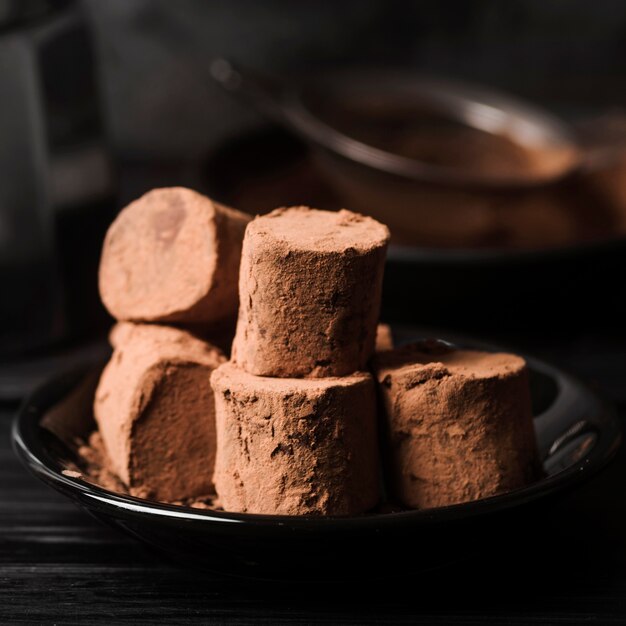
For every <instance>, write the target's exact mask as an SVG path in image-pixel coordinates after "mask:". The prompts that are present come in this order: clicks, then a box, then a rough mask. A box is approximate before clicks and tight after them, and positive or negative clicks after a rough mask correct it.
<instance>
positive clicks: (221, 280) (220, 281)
mask: <svg viewBox="0 0 626 626" xmlns="http://www.w3.org/2000/svg"><path fill="white" fill-rule="evenodd" d="M250 219H251V218H250V216H249V215H247V214H245V213H241V212H239V211H235V210H234V209H229V208H227V207H224V206H221V205H219V204H217V203H215V202H212V201H211V200H209V198H206V197H205V196H203V195H201V194H199V193H196V192H195V191H192V190H191V189H185V188H183V187H172V188H166V189H154V190H152V191H149V192H148V193H146V194H145V195H143V196H142V197H141V198H139V199H138V200H136V201H135V202H132V203H131V204H129V205H128V206H127V207H126V208H125V209H124V210H123V211H121V213H120V214H119V215H118V217H117V218H116V219H115V221H114V222H113V224H111V226H110V228H109V230H108V232H107V234H106V237H105V240H104V247H103V249H102V258H101V260H100V275H99V284H100V296H101V297H102V302H103V303H104V305H105V306H106V308H107V309H108V310H109V312H110V313H111V315H113V317H115V318H116V319H118V320H131V321H143V322H181V323H211V322H214V321H216V320H219V319H223V318H225V317H228V316H229V315H233V314H234V313H235V311H236V310H237V282H238V275H239V261H240V254H241V242H242V240H243V234H244V230H245V227H246V224H247V223H248V221H249V220H250Z"/></svg>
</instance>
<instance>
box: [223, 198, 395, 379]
mask: <svg viewBox="0 0 626 626" xmlns="http://www.w3.org/2000/svg"><path fill="white" fill-rule="evenodd" d="M388 239H389V231H388V229H387V227H386V226H383V225H382V224H380V223H379V222H377V221H376V220H374V219H372V218H369V217H364V216H362V215H358V214H356V213H351V212H350V211H346V210H342V211H339V212H333V211H319V210H316V209H309V208H307V207H293V208H290V209H277V210H275V211H273V212H272V213H269V214H268V215H264V216H261V217H257V218H255V219H254V220H253V221H252V222H250V224H249V225H248V228H247V229H246V235H245V238H244V244H243V250H242V259H241V271H240V277H239V299H240V308H239V318H238V322H237V332H236V335H235V341H234V343H233V360H234V361H235V362H236V363H237V364H238V365H239V366H240V367H241V368H242V369H244V370H246V371H247V372H250V373H251V374H256V375H259V376H277V377H286V378H289V377H313V378H315V377H319V378H322V377H328V376H344V375H346V374H351V373H352V372H355V371H358V370H362V369H364V368H365V366H366V363H367V360H368V358H369V357H370V355H371V354H372V351H373V350H374V341H375V337H376V323H377V321H378V313H379V309H380V296H381V286H382V278H383V267H384V262H385V252H386V248H387V242H388Z"/></svg>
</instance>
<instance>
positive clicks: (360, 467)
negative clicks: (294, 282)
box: [211, 362, 379, 515]
mask: <svg viewBox="0 0 626 626" xmlns="http://www.w3.org/2000/svg"><path fill="white" fill-rule="evenodd" d="M211 384H212V386H213V389H214V391H215V404H216V425H217V439H218V442H219V443H218V450H217V459H216V463H215V478H214V480H215V487H216V490H217V494H218V497H219V499H220V502H221V504H222V506H223V507H224V509H225V510H227V511H236V512H243V513H264V514H281V515H350V514H357V513H363V512H365V511H367V510H369V509H371V508H372V507H374V506H375V505H376V504H377V502H378V499H379V462H378V449H377V429H376V408H375V405H376V402H375V386H374V381H373V379H372V377H371V376H370V375H369V374H366V373H362V372H360V373H355V374H352V375H351V376H346V377H343V378H327V379H293V378H291V379H286V378H266V377H260V376H253V375H251V374H248V373H246V372H244V371H243V370H241V369H239V368H238V367H236V366H235V365H234V364H232V363H230V362H229V363H226V364H224V365H222V366H220V367H219V368H218V369H216V370H215V371H214V372H213V375H212V377H211Z"/></svg>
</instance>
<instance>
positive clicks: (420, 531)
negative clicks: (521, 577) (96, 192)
mask: <svg viewBox="0 0 626 626" xmlns="http://www.w3.org/2000/svg"><path fill="white" fill-rule="evenodd" d="M415 336H416V335H415V332H413V334H412V337H413V338H415ZM402 338H404V339H406V338H409V335H407V333H404V334H403V337H402ZM474 345H477V344H474ZM479 347H484V346H482V345H480V346H479ZM528 363H529V368H530V371H531V388H532V397H533V411H534V414H535V429H536V433H537V438H538V441H539V447H540V450H541V454H542V457H543V459H544V468H545V470H546V474H547V476H546V477H545V478H544V479H542V480H540V481H538V482H536V483H535V484H533V485H531V486H529V487H526V488H524V489H519V490H516V491H513V492H510V493H506V494H503V495H499V496H495V497H491V498H486V499H484V500H480V501H476V502H471V503H467V504H459V505H455V506H450V507H445V508H438V509H431V510H423V511H406V512H388V513H386V512H378V513H373V514H367V515H361V516H353V517H326V518H319V517H318V518H315V517H285V516H266V515H246V514H235V513H225V512H220V511H207V510H199V509H192V508H187V507H182V506H172V505H166V504H159V503H155V502H150V501H147V500H142V499H138V498H134V497H131V496H126V495H121V494H117V493H113V492H110V491H107V490H105V489H102V488H99V487H96V486H94V485H92V484H90V483H87V482H85V481H83V480H81V479H77V478H73V477H71V476H66V475H64V474H62V470H63V469H64V467H67V464H66V461H67V458H68V455H69V454H70V452H69V451H68V449H67V448H66V447H65V446H63V445H62V444H61V442H60V441H59V440H58V439H56V438H55V437H54V436H52V435H51V433H50V432H49V431H47V430H45V429H43V428H42V427H41V426H40V424H39V422H40V420H41V418H42V416H43V415H44V414H45V413H46V412H47V411H48V410H49V409H50V408H51V407H53V406H55V405H56V404H57V403H58V402H59V401H60V400H62V399H63V398H65V397H67V395H68V393H69V392H71V391H72V390H74V389H76V388H77V386H78V385H79V384H81V382H83V383H84V381H85V379H86V377H87V378H90V379H91V380H92V382H91V385H92V389H91V390H89V393H87V394H86V395H85V396H84V400H83V402H82V406H76V407H75V408H74V409H72V411H71V413H72V414H71V415H69V414H68V418H69V419H70V420H71V421H72V422H73V423H74V424H79V428H82V429H83V431H84V432H85V433H88V432H89V431H90V430H91V429H92V428H93V421H92V418H91V411H90V405H91V400H92V397H93V396H92V390H93V381H94V380H97V377H95V376H94V373H96V372H97V371H98V370H97V367H101V364H99V365H98V366H96V365H95V364H94V363H91V364H86V365H85V366H84V367H81V368H79V369H77V370H75V371H72V372H69V373H66V374H64V375H62V376H60V377H58V378H56V379H55V380H53V381H51V382H49V383H48V384H46V385H45V386H43V387H42V388H40V389H39V390H38V391H37V392H35V393H34V394H33V395H32V397H31V398H30V399H29V400H27V401H26V402H25V403H24V405H23V406H22V408H21V410H20V412H19V414H18V416H17V418H16V421H15V424H14V429H13V442H14V446H15V450H16V452H17V454H18V456H19V457H20V458H21V460H22V461H23V462H24V463H25V464H26V465H27V467H28V468H29V469H30V470H31V471H32V472H33V473H34V474H35V475H36V476H37V477H39V478H40V479H42V480H43V481H45V482H46V483H48V484H50V485H51V486H52V487H54V488H55V489H57V490H58V491H60V492H61V493H62V494H64V495H66V496H68V497H69V498H71V499H72V500H73V501H75V502H76V503H77V504H79V505H80V506H81V507H83V508H85V509H86V510H88V511H89V512H90V513H92V514H93V515H94V516H95V517H97V518H99V519H100V520H103V521H104V522H106V523H108V524H110V525H112V526H114V527H116V528H119V529H121V530H123V531H124V532H126V533H129V534H130V535H132V536H134V537H137V538H138V539H141V540H142V541H144V542H146V543H148V544H150V545H151V546H153V547H155V548H157V549H158V550H160V551H161V552H163V553H165V554H166V555H169V556H171V557H174V558H175V559H176V560H178V561H181V562H183V563H185V564H187V565H194V566H200V567H202V568H204V569H208V570H214V571H220V572H223V573H228V574H235V575H243V576H252V577H259V578H270V579H271V578H282V579H285V578H286V579H292V580H293V579H295V578H312V579H315V578H325V579H328V578H343V577H347V576H365V577H374V576H377V575H385V576H388V575H389V573H390V572H394V571H404V570H405V569H406V565H407V564H410V567H411V568H412V569H413V570H414V571H424V570H427V569H430V568H433V567H437V566H441V565H442V564H446V563H449V562H452V561H455V560H457V559H459V558H461V557H463V556H467V555H468V554H470V553H471V552H472V550H473V549H474V548H477V547H479V546H480V549H481V551H482V550H484V549H485V548H486V547H487V546H495V547H496V548H497V547H498V545H499V544H500V543H501V542H502V541H509V540H510V538H511V537H513V538H515V537H516V536H517V533H519V532H523V533H528V532H531V531H532V529H533V528H535V527H536V526H537V523H538V522H539V520H540V518H539V514H540V511H542V507H543V506H545V503H546V502H548V501H549V500H550V499H551V498H552V497H554V496H556V495H558V494H560V493H563V492H564V491H565V490H567V489H569V488H572V487H574V486H575V485H577V484H578V483H580V482H581V481H583V480H585V479H587V478H588V477H589V476H591V475H592V474H594V473H595V472H597V471H598V470H599V469H600V468H601V467H603V466H604V465H605V464H606V463H607V462H608V461H609V460H610V459H611V458H612V457H613V455H614V454H615V452H616V450H617V447H618V445H619V442H620V438H621V435H620V427H619V422H618V420H617V417H616V415H615V414H614V413H613V411H612V410H611V409H610V407H608V406H607V405H606V404H605V403H604V402H603V401H602V400H601V399H600V398H598V397H597V396H596V395H595V394H594V393H592V392H591V391H590V390H589V389H587V388H586V387H585V386H584V385H582V384H581V383H580V382H578V381H576V380H575V379H573V378H572V377H570V376H569V375H567V374H564V373H563V372H561V371H559V370H557V369H555V368H553V367H551V366H549V365H547V364H545V363H543V362H541V361H538V360H535V359H532V358H529V359H528ZM520 529H521V531H520Z"/></svg>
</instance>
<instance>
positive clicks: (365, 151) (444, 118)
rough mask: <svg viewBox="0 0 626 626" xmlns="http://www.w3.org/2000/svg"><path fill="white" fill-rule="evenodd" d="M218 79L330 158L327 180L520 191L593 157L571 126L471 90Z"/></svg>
mask: <svg viewBox="0 0 626 626" xmlns="http://www.w3.org/2000/svg"><path fill="white" fill-rule="evenodd" d="M211 75H212V77H213V78H214V79H215V80H217V81H218V82H219V83H220V84H221V85H222V86H223V87H224V88H225V89H227V90H228V91H230V92H232V93H234V94H235V95H238V96H239V97H241V98H245V99H246V100H248V101H249V102H250V103H251V104H252V105H253V106H254V107H256V108H257V109H259V111H261V112H265V113H266V114H269V115H270V116H271V117H272V118H273V119H274V120H275V121H277V122H278V123H280V124H282V125H283V126H285V127H286V128H288V129H290V130H292V131H293V132H295V133H296V134H298V135H299V136H300V137H302V138H303V139H304V140H305V141H306V142H307V143H309V144H310V145H311V146H312V147H313V148H315V149H322V152H321V157H322V158H323V159H324V160H328V161H329V162H328V164H327V167H328V170H329V171H335V170H337V169H339V170H341V169H342V166H343V165H344V163H345V161H348V162H349V163H350V164H351V165H352V166H353V169H354V166H356V165H360V166H362V167H363V168H365V170H364V171H363V172H362V176H365V177H371V176H372V174H378V175H380V174H390V175H392V176H394V177H401V178H403V179H406V180H411V181H414V182H420V183H429V184H433V183H437V184H440V185H446V186H454V187H458V186H468V187H484V188H486V189H488V190H493V189H500V188H503V187H504V188H506V187H508V188H518V189H519V188H526V187H533V186H539V185H543V184H546V183H548V182H552V181H554V180H557V179H560V178H563V177H564V176H566V175H567V174H568V173H570V172H571V171H572V170H574V169H576V168H578V167H579V166H580V164H581V163H582V162H583V161H584V157H585V155H584V153H583V152H582V151H581V150H580V149H579V146H578V145H577V143H576V141H575V137H574V135H573V133H571V132H570V130H569V129H568V127H567V125H566V124H565V123H563V122H561V121H560V120H558V119H557V118H555V117H553V116H551V115H550V114H549V113H548V112H547V111H543V110H542V109H540V108H538V107H536V106H533V105H531V104H528V103H526V102H524V101H522V100H519V99H517V98H513V97H512V96H508V95H504V94H502V93H499V92H497V91H494V90H490V89H487V88H486V87H482V86H478V85H474V84H470V83H464V82H458V81H450V80H444V79H441V78H433V77H428V76H423V75H421V74H419V73H416V72H413V71H406V70H404V71H402V70H399V69H385V70H379V69H347V70H330V71H325V72H323V73H318V74H317V75H314V76H313V77H311V76H309V75H307V78H306V79H304V80H302V79H300V80H298V81H284V80H277V79H275V78H272V79H270V78H268V77H267V76H259V75H258V74H256V73H255V72H252V71H251V70H248V69H244V68H242V67H241V66H234V65H233V64H232V63H231V62H229V61H227V60H225V59H218V60H216V61H214V62H213V63H212V66H211ZM340 173H341V172H340ZM391 184H393V181H388V185H391ZM418 191H419V189H418Z"/></svg>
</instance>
